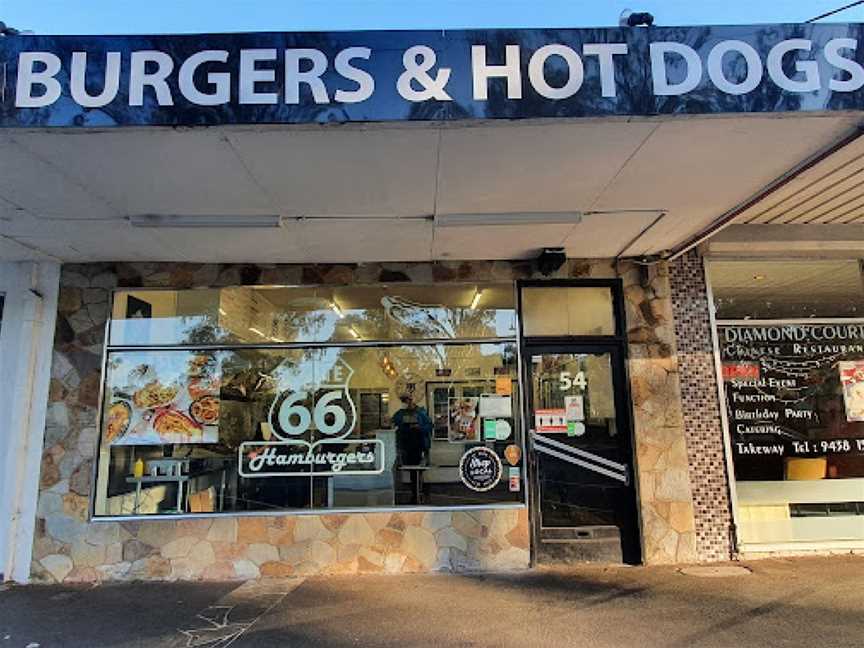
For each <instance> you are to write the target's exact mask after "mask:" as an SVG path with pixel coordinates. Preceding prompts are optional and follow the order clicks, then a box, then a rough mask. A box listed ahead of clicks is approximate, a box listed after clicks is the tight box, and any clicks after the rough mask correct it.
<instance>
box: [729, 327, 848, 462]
mask: <svg viewBox="0 0 864 648" xmlns="http://www.w3.org/2000/svg"><path fill="white" fill-rule="evenodd" d="M718 337H719V344H720V356H721V360H722V367H723V384H724V392H725V396H726V409H727V413H728V419H729V428H730V433H731V441H732V454H733V457H734V461H735V472H736V476H737V477H738V478H739V479H783V478H784V461H785V459H786V458H788V457H802V458H808V457H811V458H816V457H827V456H834V455H864V424H862V423H860V422H858V421H859V420H860V415H861V411H860V410H861V409H862V407H864V404H862V403H858V400H862V399H864V386H862V387H860V388H859V387H858V384H859V382H860V383H864V371H861V372H857V371H856V369H857V368H858V367H861V368H862V369H864V366H862V363H861V361H862V360H864V322H862V323H860V324H859V323H855V324H847V323H843V324H841V323H824V322H823V323H819V322H814V323H813V324H809V323H808V324H776V325H752V326H751V325H734V326H733V325H720V326H718ZM859 374H860V377H861V378H862V380H861V381H857V377H859ZM859 392H861V393H860V394H859ZM859 395H860V396H861V398H860V399H859ZM826 476H831V475H830V474H829V475H826Z"/></svg>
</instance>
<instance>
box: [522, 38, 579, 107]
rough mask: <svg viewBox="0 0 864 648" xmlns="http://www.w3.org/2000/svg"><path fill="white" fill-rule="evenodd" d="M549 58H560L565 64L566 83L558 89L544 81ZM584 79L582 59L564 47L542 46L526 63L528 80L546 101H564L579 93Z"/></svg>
mask: <svg viewBox="0 0 864 648" xmlns="http://www.w3.org/2000/svg"><path fill="white" fill-rule="evenodd" d="M550 56H560V57H561V58H562V59H564V62H565V63H567V70H568V72H567V82H566V83H565V84H564V85H563V86H561V87H560V88H554V87H552V86H551V85H549V83H548V82H547V81H546V74H545V67H546V60H547V59H548V58H549V57H550ZM584 78H585V68H584V67H583V66H582V59H581V58H580V57H579V55H578V54H577V53H576V52H574V51H573V50H572V49H571V48H569V47H567V46H566V45H544V46H543V47H541V48H540V49H538V50H537V51H536V52H534V54H533V55H532V56H531V60H530V61H529V62H528V79H529V80H530V81H531V85H532V86H534V89H535V90H536V91H537V94H539V95H540V96H541V97H546V98H547V99H566V98H567V97H572V96H573V95H574V94H576V93H577V92H579V88H581V87H582V80H583V79H584Z"/></svg>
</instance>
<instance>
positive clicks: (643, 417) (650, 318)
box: [620, 262, 698, 564]
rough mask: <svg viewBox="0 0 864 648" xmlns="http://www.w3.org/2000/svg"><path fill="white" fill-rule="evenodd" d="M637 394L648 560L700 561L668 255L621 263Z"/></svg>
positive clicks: (635, 406)
mask: <svg viewBox="0 0 864 648" xmlns="http://www.w3.org/2000/svg"><path fill="white" fill-rule="evenodd" d="M620 270H621V272H622V274H621V276H622V279H623V283H624V298H625V302H624V303H625V307H626V318H627V337H628V341H629V347H630V349H629V350H630V359H629V361H628V369H629V373H630V390H631V398H632V400H633V415H634V436H635V442H636V472H637V476H638V486H639V488H638V492H639V504H640V507H639V508H640V513H641V515H642V546H643V554H644V555H643V560H644V561H645V562H646V563H648V564H670V563H689V562H695V561H696V560H697V558H698V556H697V553H696V534H695V521H694V514H693V496H692V493H691V489H690V479H689V475H688V466H687V460H688V457H687V446H686V442H685V433H684V419H683V412H682V406H681V389H680V386H679V376H678V357H677V353H676V347H675V332H674V328H673V319H672V299H671V290H670V286H669V267H668V264H666V263H665V262H661V263H657V264H652V265H638V264H632V265H630V266H629V267H626V268H624V267H621V268H620Z"/></svg>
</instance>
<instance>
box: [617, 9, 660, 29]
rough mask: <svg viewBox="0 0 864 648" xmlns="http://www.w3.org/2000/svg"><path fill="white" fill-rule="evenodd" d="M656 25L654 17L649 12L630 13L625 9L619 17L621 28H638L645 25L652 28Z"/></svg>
mask: <svg viewBox="0 0 864 648" xmlns="http://www.w3.org/2000/svg"><path fill="white" fill-rule="evenodd" d="M653 24H654V16H652V15H651V14H650V13H648V12H647V11H630V10H629V9H625V10H624V11H622V12H621V15H620V16H619V17H618V25H619V26H620V27H638V26H639V25H644V26H645V27H650V26H651V25H653Z"/></svg>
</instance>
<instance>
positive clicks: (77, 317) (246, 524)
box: [32, 260, 696, 582]
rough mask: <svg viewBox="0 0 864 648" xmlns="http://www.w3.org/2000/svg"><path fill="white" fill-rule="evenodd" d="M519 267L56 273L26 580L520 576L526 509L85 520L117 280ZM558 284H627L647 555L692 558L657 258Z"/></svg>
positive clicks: (465, 276) (252, 279) (250, 280)
mask: <svg viewBox="0 0 864 648" xmlns="http://www.w3.org/2000/svg"><path fill="white" fill-rule="evenodd" d="M532 272H533V271H532V266H531V264H530V263H528V262H512V263H510V262H464V263H460V262H445V263H435V264H430V263H417V264H401V263H392V264H362V265H329V266H309V265H306V266H298V265H279V266H277V265H267V266H258V265H192V264H182V263H136V264H129V263H100V264H85V265H67V266H64V268H63V272H62V277H61V290H60V303H59V308H58V310H59V316H58V321H57V331H56V336H55V348H54V360H53V366H52V380H51V391H50V398H49V400H50V402H49V404H48V417H47V423H46V430H45V440H44V453H43V459H42V473H41V475H40V497H39V508H38V512H37V520H36V534H35V542H34V552H33V566H32V575H33V578H34V579H35V580H38V581H44V582H76V581H99V580H110V579H133V578H134V579H214V580H215V579H231V578H253V577H257V576H285V575H290V574H298V575H300V574H319V573H356V572H391V573H396V572H407V571H427V570H436V569H438V570H443V569H452V570H471V569H514V568H525V567H527V566H528V563H529V542H530V540H529V537H530V532H529V520H528V512H527V510H526V509H524V508H523V509H489V510H477V511H459V512H449V511H440V512H438V511H436V512H429V513H421V512H399V511H394V512H393V513H363V512H358V513H352V514H326V513H324V514H303V515H283V516H267V515H261V516H248V517H233V518H228V517H218V518H216V517H214V518H206V519H186V520H171V519H164V518H163V519H158V520H156V519H154V520H146V521H129V522H91V521H88V507H89V501H90V497H91V492H90V488H91V479H92V471H93V458H94V456H95V453H96V446H97V443H98V429H97V426H98V421H97V410H98V400H99V387H100V382H101V373H100V372H101V357H102V350H103V342H104V340H103V338H104V331H105V322H106V319H107V316H108V302H109V296H110V291H111V289H112V288H115V287H174V288H192V287H218V286H236V285H268V284H280V285H302V284H308V285H312V284H323V285H350V284H373V283H395V282H401V281H413V282H418V283H429V282H448V281H491V280H497V281H502V280H506V281H511V280H515V279H521V278H529V277H531V276H532ZM556 276H557V277H559V278H561V277H574V278H578V277H614V276H621V277H622V279H623V282H624V285H625V292H626V304H627V321H628V336H629V339H630V352H631V360H630V362H629V371H630V379H631V384H632V391H633V405H634V434H635V438H636V455H637V456H636V460H637V472H638V488H639V491H640V503H641V505H640V512H641V518H642V528H643V543H644V547H645V551H644V558H645V561H646V562H649V563H673V562H691V561H693V560H695V558H696V553H695V535H694V522H693V510H692V502H691V494H690V485H689V481H688V479H687V456H686V452H685V450H684V430H683V424H682V416H681V405H680V391H679V388H678V375H677V362H676V358H675V350H674V348H675V347H674V333H673V330H672V310H671V300H670V292H669V277H668V272H667V269H666V267H665V265H660V266H654V267H650V268H646V267H641V266H636V265H632V264H629V263H624V264H619V265H618V266H613V264H612V263H611V262H601V261H596V262H581V261H575V260H571V261H568V262H567V263H566V264H565V265H564V267H563V268H562V269H561V270H560V271H559V272H558V273H557V275H556Z"/></svg>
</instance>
